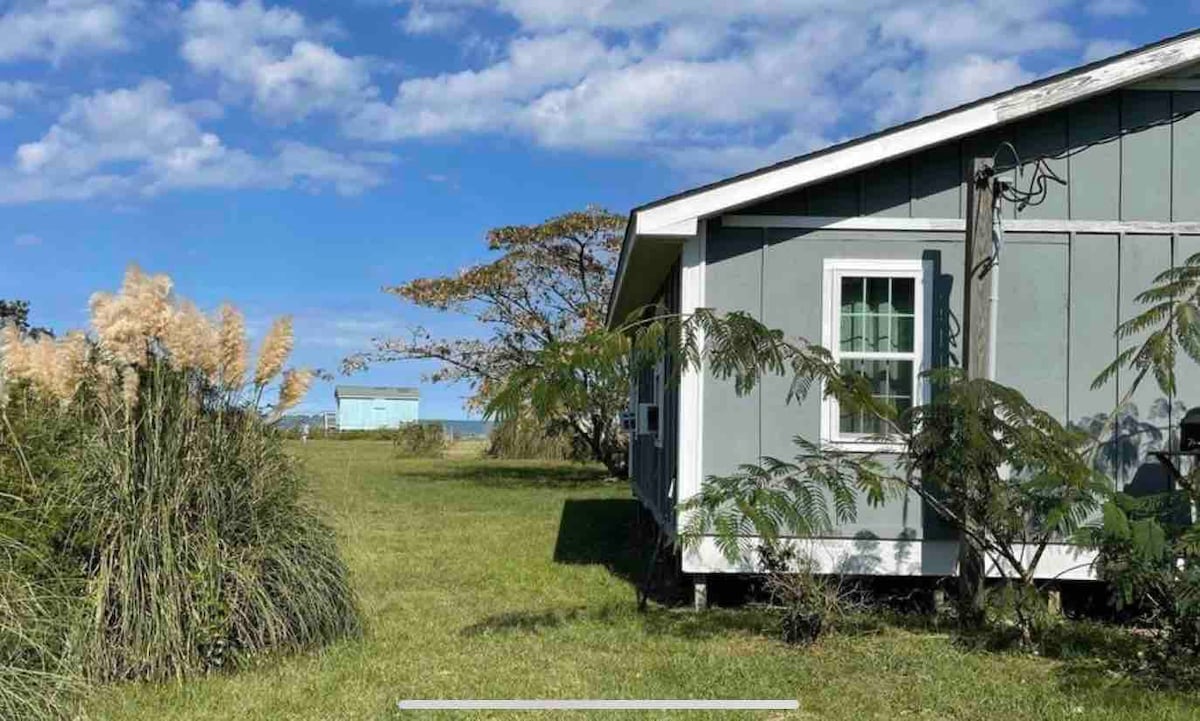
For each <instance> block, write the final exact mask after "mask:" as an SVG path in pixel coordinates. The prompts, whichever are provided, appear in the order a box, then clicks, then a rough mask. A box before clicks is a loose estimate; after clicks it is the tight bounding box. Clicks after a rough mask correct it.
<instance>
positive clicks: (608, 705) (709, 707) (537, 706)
mask: <svg viewBox="0 0 1200 721" xmlns="http://www.w3.org/2000/svg"><path fill="white" fill-rule="evenodd" d="M396 706H397V707H398V708H399V709H400V710H401V711H480V710H495V711H713V710H720V711H727V710H733V711H793V710H795V709H798V708H800V702H799V701H796V700H794V699H540V700H539V699H405V700H403V701H399V702H397V703H396Z"/></svg>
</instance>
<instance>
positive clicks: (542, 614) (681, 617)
mask: <svg viewBox="0 0 1200 721" xmlns="http://www.w3.org/2000/svg"><path fill="white" fill-rule="evenodd" d="M573 623H581V624H588V623H590V624H601V625H606V626H633V627H640V628H641V630H642V631H643V632H644V633H645V634H647V635H649V636H671V637H675V638H684V639H689V640H703V639H709V638H715V637H721V636H729V635H741V634H752V635H756V636H763V637H772V636H777V635H778V634H777V628H778V617H777V616H776V615H775V614H773V613H772V612H771V611H769V610H767V609H758V608H755V609H711V610H709V611H706V612H705V613H694V612H692V611H689V610H683V609H671V608H662V607H653V608H651V609H649V610H648V611H645V612H638V611H637V610H636V609H635V607H634V605H633V603H632V602H631V603H629V604H627V605H623V604H609V605H604V606H599V607H597V608H587V607H585V606H573V607H563V608H549V609H544V608H543V609H530V610H521V611H505V612H504V613H497V614H494V615H491V616H488V617H486V618H484V619H482V620H480V621H478V622H476V623H473V624H471V625H470V626H466V627H464V628H463V629H462V630H461V631H460V632H459V633H460V634H461V635H462V636H466V637H478V636H488V635H493V634H537V633H541V632H543V631H546V630H550V629H557V628H562V627H565V626H568V625H570V624H573Z"/></svg>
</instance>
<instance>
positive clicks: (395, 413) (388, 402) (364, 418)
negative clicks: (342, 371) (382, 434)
mask: <svg viewBox="0 0 1200 721" xmlns="http://www.w3.org/2000/svg"><path fill="white" fill-rule="evenodd" d="M333 395H334V398H335V399H336V400H337V427H338V430H341V431H362V430H373V429H377V428H396V427H398V426H400V424H402V423H412V422H414V421H416V420H418V418H419V415H418V406H419V405H420V400H421V396H420V393H419V392H418V391H417V389H416V388H387V387H382V386H337V387H336V388H335V389H334V391H333Z"/></svg>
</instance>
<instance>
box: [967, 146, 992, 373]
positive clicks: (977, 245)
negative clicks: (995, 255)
mask: <svg viewBox="0 0 1200 721" xmlns="http://www.w3.org/2000/svg"><path fill="white" fill-rule="evenodd" d="M994 179H995V172H994V168H992V160H991V158H975V162H974V163H973V166H972V168H971V177H970V178H968V179H967V246H966V251H965V252H964V253H963V256H964V259H965V261H966V262H965V267H964V270H963V278H964V286H963V370H965V371H966V373H967V378H987V377H989V375H990V374H991V370H992V369H991V368H989V367H988V366H989V365H990V363H989V361H988V357H989V355H988V354H989V351H990V350H991V348H990V347H989V342H990V339H989V338H988V327H989V325H990V320H991V316H992V307H991V302H990V298H989V296H990V291H991V288H990V283H991V276H990V274H989V272H988V271H989V265H988V261H989V260H990V259H991V257H992V218H993V213H995V209H996V194H995V185H994V183H993V180H994Z"/></svg>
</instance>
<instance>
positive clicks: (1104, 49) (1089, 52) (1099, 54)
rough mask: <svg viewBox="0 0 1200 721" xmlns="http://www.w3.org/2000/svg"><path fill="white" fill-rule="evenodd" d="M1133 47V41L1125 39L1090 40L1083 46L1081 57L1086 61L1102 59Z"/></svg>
mask: <svg viewBox="0 0 1200 721" xmlns="http://www.w3.org/2000/svg"><path fill="white" fill-rule="evenodd" d="M1132 47H1133V43H1130V42H1127V41H1125V40H1105V39H1099V40H1092V41H1090V42H1089V43H1088V44H1087V45H1085V46H1084V47H1083V59H1084V60H1085V61H1087V62H1089V63H1090V62H1092V61H1094V60H1103V59H1104V58H1107V57H1112V56H1113V55H1117V54H1119V53H1123V52H1125V51H1126V50H1129V49H1131V48H1132Z"/></svg>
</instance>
